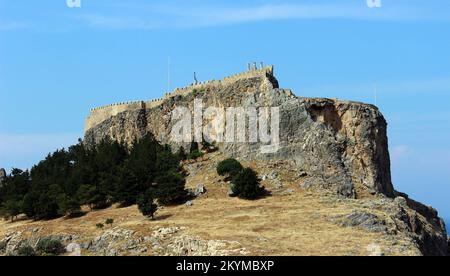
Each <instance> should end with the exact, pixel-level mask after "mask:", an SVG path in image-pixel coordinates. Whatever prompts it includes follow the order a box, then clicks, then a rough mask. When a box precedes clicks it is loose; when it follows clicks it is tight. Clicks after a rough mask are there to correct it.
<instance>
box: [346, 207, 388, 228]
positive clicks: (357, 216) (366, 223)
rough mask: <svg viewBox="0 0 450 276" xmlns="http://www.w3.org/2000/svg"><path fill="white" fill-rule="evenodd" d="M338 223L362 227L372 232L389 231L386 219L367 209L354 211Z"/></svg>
mask: <svg viewBox="0 0 450 276" xmlns="http://www.w3.org/2000/svg"><path fill="white" fill-rule="evenodd" d="M338 224H339V225H341V226H344V227H360V228H363V229H366V230H368V231H370V232H385V231H387V227H386V222H385V221H384V220H382V219H380V218H378V216H376V215H374V214H371V213H368V212H365V211H353V212H352V213H350V214H349V215H346V216H344V217H343V218H342V219H341V220H340V221H339V223H338Z"/></svg>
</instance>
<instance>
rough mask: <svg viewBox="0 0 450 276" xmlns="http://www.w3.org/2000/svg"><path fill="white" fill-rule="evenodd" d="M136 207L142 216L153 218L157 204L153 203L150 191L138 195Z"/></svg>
mask: <svg viewBox="0 0 450 276" xmlns="http://www.w3.org/2000/svg"><path fill="white" fill-rule="evenodd" d="M138 208H139V211H141V213H142V214H143V215H144V216H146V217H151V218H152V219H154V216H155V213H156V211H157V210H158V205H157V204H156V203H155V198H154V196H153V193H152V192H151V191H147V192H145V193H144V194H143V195H141V196H139V198H138Z"/></svg>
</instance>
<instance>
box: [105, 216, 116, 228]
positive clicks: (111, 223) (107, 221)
mask: <svg viewBox="0 0 450 276" xmlns="http://www.w3.org/2000/svg"><path fill="white" fill-rule="evenodd" d="M113 223H114V220H113V219H112V218H109V219H106V221H105V224H106V225H109V226H110V227H112V225H113Z"/></svg>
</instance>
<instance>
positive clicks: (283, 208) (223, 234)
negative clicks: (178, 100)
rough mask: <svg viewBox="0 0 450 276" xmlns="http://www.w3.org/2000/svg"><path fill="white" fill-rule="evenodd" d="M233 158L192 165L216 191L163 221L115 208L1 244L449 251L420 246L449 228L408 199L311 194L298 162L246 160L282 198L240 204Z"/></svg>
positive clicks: (208, 251)
mask: <svg viewBox="0 0 450 276" xmlns="http://www.w3.org/2000/svg"><path fill="white" fill-rule="evenodd" d="M223 158H224V156H223V155H222V154H220V153H212V154H208V155H206V156H205V157H203V158H202V159H201V160H203V161H200V160H199V162H191V163H189V164H186V165H185V168H186V170H187V171H188V172H189V177H188V178H187V187H189V188H192V189H195V188H196V187H197V186H198V185H199V184H200V185H201V184H202V185H204V186H205V187H206V190H207V191H206V193H204V194H202V195H200V196H199V197H197V198H196V199H194V200H193V201H192V205H191V206H188V205H181V206H174V207H166V208H163V209H162V210H159V211H158V213H157V216H156V219H155V220H154V221H152V220H149V219H148V218H145V217H144V216H142V215H141V214H140V213H139V211H138V210H137V208H136V206H131V207H128V208H117V207H111V208H109V209H106V210H101V211H94V212H87V213H86V215H84V216H82V217H79V218H74V219H65V218H60V219H56V220H50V221H39V222H33V221H30V220H21V221H18V222H14V223H11V222H6V221H3V222H1V224H0V237H2V238H1V239H0V240H2V239H3V241H8V242H7V243H6V245H7V248H6V250H7V251H11V250H13V249H14V248H15V247H17V246H18V244H19V243H24V242H28V241H34V242H36V241H37V240H38V238H39V237H46V236H53V237H56V238H58V239H60V240H62V241H63V243H64V244H66V245H67V244H69V243H77V244H80V245H81V247H82V251H81V254H82V255H422V254H440V253H442V252H439V251H438V250H439V248H438V244H435V246H434V247H433V246H432V244H431V243H427V244H426V246H427V248H425V247H423V246H424V245H425V243H423V244H422V246H421V245H420V242H421V241H422V242H424V239H427V238H428V239H433V240H436V241H437V240H438V239H439V238H440V232H439V231H440V230H439V229H437V228H436V227H434V226H433V224H431V223H428V222H427V219H426V218H425V217H424V216H422V215H420V214H418V213H417V212H415V211H413V210H412V209H410V208H408V207H407V206H405V203H406V200H404V199H402V198H397V199H395V200H393V199H389V198H387V197H385V196H381V195H380V196H372V195H367V197H362V198H360V199H351V198H344V197H342V196H337V195H335V194H333V193H330V192H327V191H326V190H323V189H311V188H307V187H310V186H311V185H310V183H311V181H314V179H313V178H310V177H308V176H303V175H302V176H299V175H298V174H296V173H295V172H294V170H295V167H292V166H291V165H290V164H289V162H285V163H279V162H264V163H261V162H243V164H245V165H247V166H251V167H253V168H255V169H256V170H257V171H258V172H259V175H260V176H261V177H262V178H263V179H265V180H263V184H264V185H265V186H266V188H267V189H268V190H270V191H271V192H272V196H268V197H266V198H263V199H260V200H257V201H245V200H241V199H238V198H230V197H228V195H227V193H228V184H227V183H225V182H224V181H223V178H222V177H220V176H218V175H217V173H216V172H215V166H216V164H217V162H218V161H220V160H222V159H223ZM85 210H86V211H87V209H86V208H85ZM409 216H410V217H409ZM107 218H113V219H114V221H115V222H114V224H113V225H112V226H111V227H105V228H104V229H103V230H100V229H98V228H96V224H97V223H101V222H104V221H105V220H106V219H107ZM411 222H412V223H413V224H412V223H411ZM419 226H420V228H422V229H421V230H418V229H419ZM414 231H416V232H417V233H418V234H415V233H414ZM424 233H426V235H430V236H428V237H425V236H424ZM0 243H1V242H0ZM0 250H1V249H0ZM4 253H5V251H3V254H4ZM68 254H69V253H68Z"/></svg>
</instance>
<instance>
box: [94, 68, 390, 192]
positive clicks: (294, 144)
mask: <svg viewBox="0 0 450 276" xmlns="http://www.w3.org/2000/svg"><path fill="white" fill-rule="evenodd" d="M277 87H278V81H277V80H276V79H275V78H274V77H273V76H271V77H256V78H248V79H240V80H236V81H235V82H233V83H229V84H227V85H224V86H219V87H205V88H204V89H200V90H196V91H195V93H188V94H185V95H175V96H173V97H169V98H166V99H165V100H164V101H163V102H162V103H161V104H160V105H158V106H155V107H153V108H148V109H139V110H130V111H125V112H122V113H119V114H117V115H115V116H112V117H111V118H108V119H106V120H104V121H103V122H101V123H99V124H97V125H96V126H94V127H92V128H90V129H88V130H87V131H86V133H85V142H86V143H87V144H95V143H97V142H98V141H100V140H101V139H103V138H105V137H109V138H112V139H115V140H120V141H125V142H127V143H131V142H132V141H133V140H134V139H139V138H141V137H142V136H143V135H145V134H146V133H148V132H151V133H153V134H154V135H155V137H156V138H157V139H158V140H160V141H161V142H163V143H167V144H171V145H172V146H173V148H174V149H176V148H178V147H179V146H180V145H182V144H179V143H174V142H172V141H171V139H170V138H171V136H170V133H171V130H172V127H173V126H174V123H176V121H174V120H172V113H171V112H172V111H173V110H174V108H176V107H180V106H182V107H187V108H189V109H190V110H191V112H192V111H193V109H194V108H193V107H194V99H199V100H201V101H202V104H203V108H207V107H211V106H212V107H220V108H228V107H242V108H249V107H256V108H264V107H279V108H280V109H279V110H280V119H279V133H280V135H279V137H280V143H279V145H280V148H279V150H278V151H276V152H273V153H263V152H262V151H261V146H262V145H263V143H261V142H256V143H241V142H234V143H228V142H222V143H218V146H219V149H220V150H221V151H222V152H224V153H225V154H226V155H229V156H231V157H236V158H243V159H246V160H252V159H253V160H274V159H280V160H286V159H289V160H294V161H295V162H296V164H297V166H298V169H299V172H300V171H302V172H306V173H308V175H311V176H317V177H318V178H319V179H321V180H322V181H318V183H319V184H318V185H321V186H324V188H327V189H333V190H335V191H336V192H337V193H339V194H342V195H344V196H349V197H354V196H355V195H356V193H357V192H358V191H361V190H366V191H368V192H370V193H382V194H385V195H387V196H389V197H392V196H393V192H394V189H393V186H392V183H391V175H390V161H389V152H388V141H387V135H386V126H387V124H386V121H385V119H384V118H383V116H382V114H381V113H380V112H379V111H378V109H377V108H376V107H375V106H372V105H368V104H363V103H356V102H347V101H338V100H331V99H312V98H302V97H296V96H295V95H294V94H293V93H292V92H291V91H290V90H287V89H280V88H277ZM203 123H204V125H206V124H207V123H208V122H207V121H206V120H203ZM248 125H249V124H248V120H247V122H246V128H247V129H246V130H247V133H248V130H249V129H248V128H249V126H248ZM247 136H248V134H247ZM183 146H184V147H185V148H189V145H188V144H185V145H183Z"/></svg>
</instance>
